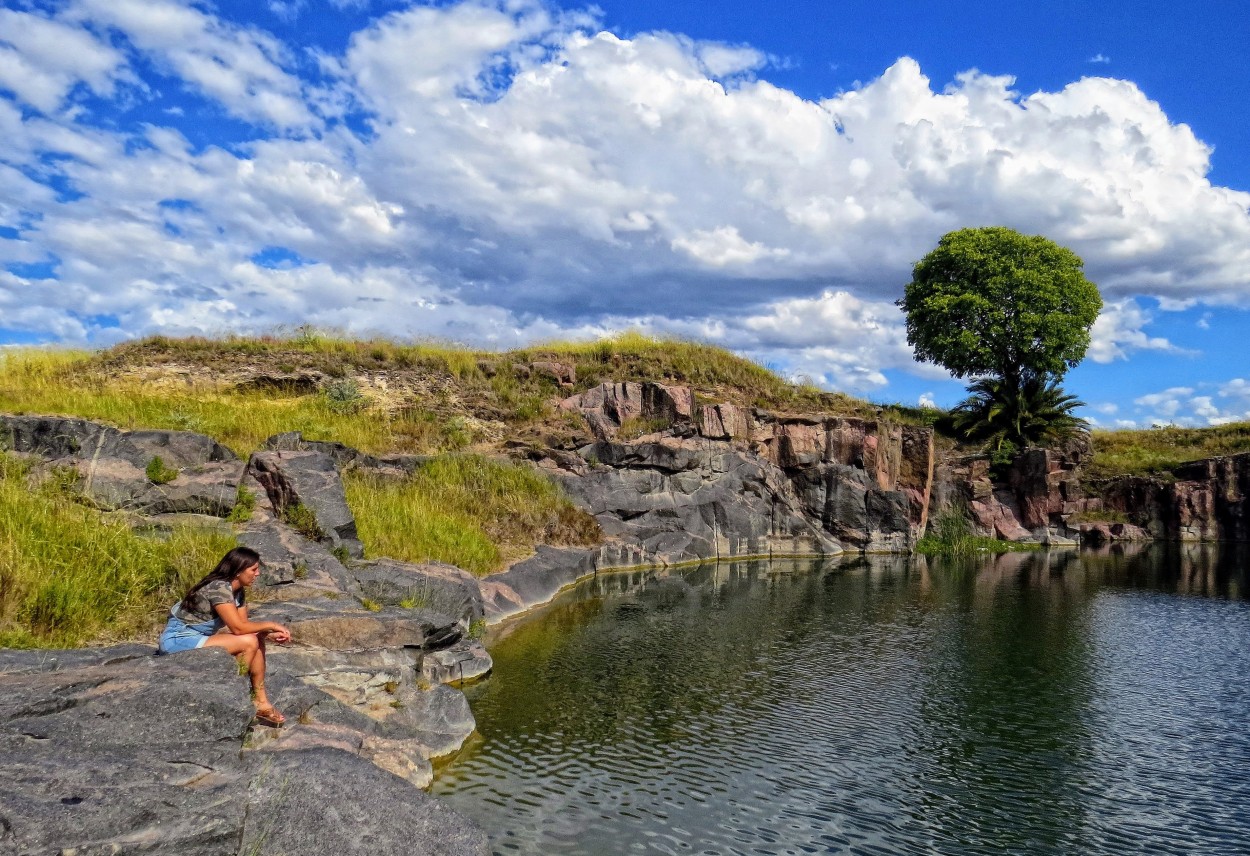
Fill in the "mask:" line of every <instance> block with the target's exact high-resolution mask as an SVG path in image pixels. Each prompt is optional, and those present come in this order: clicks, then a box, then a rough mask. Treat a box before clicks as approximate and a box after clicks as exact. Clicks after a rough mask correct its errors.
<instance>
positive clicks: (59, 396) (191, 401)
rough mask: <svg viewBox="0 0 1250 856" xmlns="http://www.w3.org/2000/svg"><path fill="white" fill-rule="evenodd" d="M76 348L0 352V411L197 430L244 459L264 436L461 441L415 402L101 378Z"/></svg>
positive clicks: (364, 444) (407, 446) (375, 443)
mask: <svg viewBox="0 0 1250 856" xmlns="http://www.w3.org/2000/svg"><path fill="white" fill-rule="evenodd" d="M96 359H97V357H96V356H95V355H92V354H90V353H86V352H82V351H56V350H43V349H23V350H14V351H10V352H7V353H4V354H3V355H2V356H0V412H4V413H38V414H48V415H63V416H76V417H80V418H83V419H91V420H95V421H99V422H104V423H107V424H110V425H114V426H117V427H119V428H123V429H126V430H131V429H134V428H166V429H173V430H178V431H196V432H199V433H201V434H207V435H209V436H211V437H214V438H215V439H217V440H218V441H219V442H221V443H222V444H223V445H225V446H228V447H229V448H231V449H232V450H233V451H234V452H235V453H236V454H239V455H241V456H246V455H247V454H248V453H250V452H252V451H254V450H255V449H257V448H259V447H260V446H261V444H262V443H263V442H264V441H265V439H266V438H268V437H270V436H272V435H274V434H278V433H281V432H284V431H302V432H303V434H304V437H305V438H306V439H309V440H337V441H339V442H342V443H347V444H348V445H349V446H355V447H356V448H358V449H363V450H365V451H370V452H392V451H401V452H426V453H428V452H437V451H443V450H447V449H453V448H458V447H459V446H461V445H463V443H464V442H465V440H464V438H463V437H462V436H461V435H460V434H457V433H455V432H450V431H448V430H447V426H446V425H445V424H444V422H443V420H441V419H440V417H438V416H437V415H436V414H434V413H431V412H429V411H426V410H424V409H422V408H421V407H419V406H414V407H407V408H403V409H401V410H398V411H395V412H377V411H373V410H368V409H361V410H345V409H343V408H341V407H339V406H337V404H336V402H335V401H334V400H333V399H332V398H330V397H328V396H326V395H314V394H306V395H283V394H280V393H275V392H272V391H240V390H237V389H235V388H233V387H229V386H217V385H214V384H211V383H203V382H201V383H196V384H191V385H187V386H185V387H184V388H178V389H171V388H162V389H154V388H153V387H152V386H151V385H150V384H148V383H144V382H141V381H137V380H127V379H125V378H108V377H105V376H104V375H103V373H101V372H100V371H99V370H98V368H97V366H95V365H94V362H95V360H96Z"/></svg>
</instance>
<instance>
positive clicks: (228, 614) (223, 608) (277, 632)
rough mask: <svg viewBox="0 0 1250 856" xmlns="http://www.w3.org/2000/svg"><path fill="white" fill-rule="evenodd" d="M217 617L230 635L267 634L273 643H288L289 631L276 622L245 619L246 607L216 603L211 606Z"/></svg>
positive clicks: (289, 638)
mask: <svg viewBox="0 0 1250 856" xmlns="http://www.w3.org/2000/svg"><path fill="white" fill-rule="evenodd" d="M213 609H214V611H216V613H217V615H218V617H220V618H221V620H222V621H224V622H225V623H226V627H228V628H229V629H230V632H231V633H234V634H235V635H237V636H241V635H243V634H244V633H267V634H269V636H270V638H272V639H273V641H275V642H289V641H290V640H291V631H290V630H289V629H287V628H286V627H285V626H283V625H281V624H279V623H278V622H276V621H252V620H251V619H249V618H248V617H247V607H246V606H244V607H242V608H240V607H237V606H235V605H234V604H233V603H218V604H215V605H214V606H213Z"/></svg>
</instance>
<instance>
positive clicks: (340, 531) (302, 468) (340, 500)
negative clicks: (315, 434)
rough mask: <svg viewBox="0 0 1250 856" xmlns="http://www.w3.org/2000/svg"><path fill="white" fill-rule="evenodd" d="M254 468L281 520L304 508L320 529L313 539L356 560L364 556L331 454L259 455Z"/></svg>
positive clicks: (288, 453)
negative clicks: (343, 551) (336, 548)
mask: <svg viewBox="0 0 1250 856" xmlns="http://www.w3.org/2000/svg"><path fill="white" fill-rule="evenodd" d="M250 469H251V474H252V475H253V476H254V477H255V479H256V480H257V481H258V482H259V483H260V484H261V486H262V487H263V488H264V489H265V493H266V494H267V495H268V497H269V502H270V504H271V505H272V506H273V508H274V511H275V512H276V513H277V514H278V516H279V517H285V518H291V517H293V516H295V515H296V514H297V513H299V512H298V510H300V509H303V514H307V515H311V520H312V521H313V522H314V525H315V528H316V530H317V531H316V532H315V533H313V532H310V533H309V534H310V535H311V536H312V537H314V538H317V539H320V540H322V541H324V542H326V543H327V544H329V545H330V546H331V547H340V546H341V547H344V548H345V549H346V550H347V552H348V554H349V555H351V556H354V557H356V558H360V557H361V556H363V555H364V546H363V545H362V544H361V543H360V538H359V536H358V534H357V532H356V518H355V517H353V516H352V511H351V509H350V508H349V507H348V506H347V495H346V494H345V493H344V491H343V483H342V481H341V480H340V479H339V472H338V468H337V467H336V466H335V463H334V458H332V457H331V456H330V455H329V454H327V453H325V452H281V451H275V452H257V453H256V454H254V455H253V456H252V460H251V462H250Z"/></svg>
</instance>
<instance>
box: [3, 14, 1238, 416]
mask: <svg viewBox="0 0 1250 856" xmlns="http://www.w3.org/2000/svg"><path fill="white" fill-rule="evenodd" d="M272 5H273V9H274V12H275V14H283V15H287V16H288V17H290V18H291V19H292V20H297V21H306V20H307V19H308V17H309V14H310V12H311V6H310V7H308V8H302V7H301V6H300V4H298V3H277V2H275V3H274V4H272ZM387 8H388V9H389V8H392V6H388V7H387ZM230 12H231V7H230V6H229V4H219V5H217V6H210V5H208V4H206V3H196V2H175V0H64V2H58V3H52V2H41V0H32V2H31V3H30V4H29V5H28V6H27V5H24V6H23V7H22V9H21V10H17V9H6V10H3V11H2V12H0V27H2V28H3V29H2V30H0V87H2V88H3V90H4V94H0V139H2V140H3V143H2V145H3V153H4V158H3V159H0V218H2V221H0V225H2V226H4V227H6V231H5V233H4V237H3V238H0V259H2V260H3V262H4V263H5V264H7V265H9V266H10V268H9V272H8V273H6V275H5V276H4V278H3V279H0V301H3V303H2V304H0V305H3V306H4V308H5V328H6V329H9V330H16V331H20V332H25V333H29V334H33V335H36V336H42V337H47V338H56V339H63V340H72V341H104V340H110V339H114V338H117V337H119V336H131V335H139V334H143V333H147V332H151V331H154V330H157V329H167V330H171V331H172V330H177V331H186V332H191V331H202V332H219V331H220V330H224V329H233V330H256V329H266V328H271V327H274V326H277V325H290V324H298V323H304V322H309V321H311V322H314V323H328V324H331V325H333V326H337V327H343V328H346V329H359V330H361V331H365V330H368V331H378V332H384V333H393V334H397V335H440V336H447V337H450V338H456V339H462V340H471V341H489V342H501V343H504V344H519V343H520V342H519V341H518V340H519V338H520V337H522V336H525V335H562V334H568V333H577V334H581V333H589V332H595V331H606V330H609V329H612V328H614V327H618V326H629V325H637V326H640V327H641V328H643V329H649V330H655V331H669V332H686V333H687V334H689V335H696V336H698V337H700V338H705V339H708V340H711V341H716V342H718V343H722V344H727V345H729V346H730V347H734V348H736V349H739V350H742V351H744V352H750V353H752V354H755V355H759V356H761V358H764V359H769V360H775V361H780V362H782V363H784V366H785V368H786V370H788V371H793V372H797V373H803V374H808V375H810V376H812V377H814V378H817V379H820V380H821V381H822V382H825V383H827V384H829V385H833V386H839V387H841V388H857V389H867V388H874V387H875V388H880V387H881V386H882V385H883V384H885V383H886V381H887V377H886V374H885V372H887V371H890V370H895V369H899V370H907V371H912V372H915V373H919V374H920V375H921V376H923V377H933V378H945V377H946V374H945V372H942V371H941V370H940V369H937V368H935V367H932V366H916V365H915V364H914V363H913V362H912V360H911V351H910V349H909V348H908V347H907V344H906V338H905V335H904V332H903V326H902V317H901V315H900V314H899V312H898V311H897V309H896V308H895V307H894V306H893V304H892V301H893V300H894V299H895V298H896V297H898V296H899V294H900V293H901V289H902V286H903V284H904V283H905V282H906V281H907V280H908V278H909V276H910V270H911V266H912V264H913V263H914V262H915V260H916V259H917V258H919V257H920V256H921V255H923V254H924V253H925V252H927V251H928V250H929V249H931V248H932V246H933V245H934V244H935V243H936V241H937V239H938V238H939V237H940V236H941V235H942V234H943V233H944V232H946V231H948V230H950V229H953V228H959V227H963V226H968V225H982V224H1003V225H1008V226H1012V227H1015V228H1018V229H1021V230H1023V231H1026V232H1029V233H1040V234H1046V235H1048V236H1049V237H1051V238H1054V239H1055V240H1058V241H1060V242H1061V243H1064V244H1066V245H1069V246H1071V247H1072V248H1073V249H1075V250H1076V251H1077V252H1078V253H1080V254H1081V255H1082V256H1083V257H1084V258H1085V260H1086V262H1087V272H1088V273H1089V275H1090V277H1091V278H1092V279H1093V280H1094V281H1096V282H1098V283H1099V284H1100V286H1101V287H1102V288H1103V290H1104V293H1105V294H1106V296H1107V298H1108V300H1107V308H1106V310H1105V311H1104V313H1103V315H1102V316H1101V317H1100V319H1099V321H1098V323H1097V325H1096V326H1095V328H1094V331H1093V339H1094V344H1093V347H1092V348H1091V351H1090V356H1091V358H1093V359H1094V360H1098V361H1109V360H1115V359H1121V358H1127V357H1131V355H1132V354H1133V353H1134V352H1135V351H1139V350H1143V349H1148V350H1161V351H1172V352H1176V349H1175V348H1174V347H1173V346H1172V345H1171V344H1170V343H1169V342H1168V341H1167V340H1166V339H1165V338H1163V337H1159V336H1154V335H1151V334H1149V333H1148V332H1147V329H1148V327H1149V324H1150V321H1151V318H1150V314H1149V313H1148V312H1147V311H1145V310H1144V309H1143V308H1142V304H1141V303H1140V302H1139V298H1140V297H1141V296H1150V297H1153V298H1154V299H1156V300H1159V301H1162V303H1161V305H1164V306H1173V305H1184V304H1192V303H1194V302H1203V301H1208V302H1209V301H1224V302H1228V303H1233V304H1241V305H1244V304H1247V303H1250V214H1248V213H1247V209H1248V208H1250V194H1247V193H1244V192H1240V191H1235V190H1231V189H1228V188H1223V187H1219V186H1217V185H1213V184H1212V183H1211V181H1210V180H1209V178H1208V172H1209V167H1210V164H1209V156H1210V149H1209V148H1208V146H1206V145H1205V144H1204V143H1203V142H1202V141H1200V140H1198V139H1197V138H1196V137H1195V136H1194V134H1193V132H1192V131H1191V130H1190V129H1189V128H1188V127H1187V126H1185V125H1183V124H1178V123H1176V122H1174V121H1173V120H1172V119H1171V118H1170V117H1168V116H1167V115H1166V114H1165V113H1164V112H1163V110H1162V109H1161V108H1160V106H1159V105H1158V104H1157V103H1155V102H1153V101H1151V100H1150V99H1149V98H1148V97H1147V96H1146V95H1145V94H1144V93H1143V92H1142V91H1141V90H1140V89H1139V88H1138V87H1137V86H1136V85H1134V84H1133V83H1132V82H1129V81H1122V80H1114V79H1109V78H1099V77H1089V78H1083V79H1081V80H1078V81H1076V82H1074V83H1071V84H1070V85H1068V86H1066V87H1064V88H1062V89H1060V90H1058V91H1053V92H1037V93H1032V94H1027V95H1025V94H1021V93H1019V92H1017V91H1015V89H1014V88H1013V87H1014V82H1013V80H1012V79H1011V78H1010V77H1007V76H992V75H985V74H981V73H979V72H977V71H975V70H973V71H968V72H966V73H963V74H961V75H959V76H958V77H957V78H956V79H955V80H954V81H951V82H949V83H945V82H938V83H937V84H936V85H935V83H934V82H933V81H931V80H930V79H929V78H928V77H926V75H925V74H924V72H923V70H922V69H921V67H920V65H919V64H918V63H917V62H916V61H914V60H912V59H908V58H902V59H900V60H898V61H897V62H896V63H894V64H893V65H891V66H890V67H888V68H885V69H882V71H881V74H880V76H879V77H877V78H876V79H873V80H869V81H868V82H867V83H865V84H863V85H862V86H858V87H856V88H855V89H853V90H851V91H847V92H842V93H840V94H838V95H836V96H834V97H831V98H827V99H823V100H818V101H816V100H809V99H805V98H802V97H800V96H799V95H797V94H796V93H794V92H792V91H789V90H787V89H785V88H783V87H780V86H778V85H775V84H773V83H771V82H769V81H768V80H767V79H766V77H767V74H768V70H769V68H770V63H773V62H774V61H773V60H771V59H769V58H768V57H766V56H764V55H763V54H762V53H761V52H759V51H758V50H756V49H755V48H753V47H751V46H750V45H726V44H723V43H718V42H701V41H698V40H696V39H692V38H689V37H687V36H684V35H680V34H672V33H662V32H658V33H640V34H637V35H633V36H630V37H628V38H627V37H624V36H622V35H619V34H616V33H612V32H608V31H605V30H603V29H602V27H601V26H600V24H599V22H598V19H597V17H596V13H594V12H592V11H573V12H568V11H562V10H558V9H556V8H554V7H551V6H548V5H545V4H543V3H540V2H537V1H536V0H497V2H496V0H461V2H450V3H442V4H437V5H433V4H431V5H405V4H400V5H398V6H397V7H394V11H388V12H386V13H385V14H382V13H379V14H378V15H376V16H375V17H373V18H372V19H371V20H370V23H369V24H368V25H367V26H365V27H364V28H363V29H361V30H360V31H359V32H356V33H352V34H345V38H344V43H345V44H346V47H345V48H344V49H343V50H342V52H341V53H339V54H337V55H329V54H324V53H323V54H318V55H317V56H315V57H312V56H310V54H309V53H308V52H307V51H305V50H304V49H303V48H302V47H301V46H300V45H297V44H289V43H285V42H283V41H282V40H281V39H279V38H278V37H277V36H276V35H274V34H273V33H270V32H267V31H265V30H263V29H261V28H259V27H257V26H256V25H254V24H244V23H239V22H237V21H234V20H231V18H230ZM62 37H64V41H63V43H64V44H71V45H74V46H75V50H74V51H72V52H58V51H52V50H50V49H48V48H47V45H49V44H52V40H53V39H54V38H55V39H61V38H62ZM69 53H72V54H73V55H72V56H70V55H69ZM6 63H7V65H6ZM153 69H155V71H152V70H153ZM5 75H8V76H7V77H6V76H5ZM5 81H8V82H5ZM171 89H176V90H177V95H178V97H173V96H171V95H169V94H168V93H169V91H170V90H171ZM81 92H90V93H91V94H92V95H93V96H95V97H96V100H97V101H99V100H101V99H102V100H103V102H104V103H103V104H102V105H101V104H93V105H92V110H91V111H88V110H86V109H75V108H74V104H75V97H76V94H77V93H81ZM188 93H189V95H188ZM136 100H137V101H143V100H151V101H153V102H155V106H156V107H157V108H159V109H155V110H152V111H148V112H147V113H146V114H145V116H146V124H138V123H136V122H134V121H130V120H128V119H126V117H125V115H124V113H125V111H124V110H123V107H125V106H126V105H127V104H130V103H132V102H133V101H136ZM109 104H112V105H113V106H114V107H115V108H116V115H111V114H108V112H107V108H108V105H109ZM206 105H207V106H206ZM27 108H33V109H27ZM222 112H224V113H225V114H226V115H228V116H229V117H231V118H232V120H233V121H234V122H235V123H236V126H237V127H236V138H235V139H232V140H231V141H229V142H225V141H223V142H222V143H221V144H220V145H212V144H211V143H204V142H203V141H202V140H197V141H196V142H192V140H191V138H193V137H195V134H196V132H197V131H199V130H200V129H201V123H202V121H203V120H204V119H205V118H206V115H207V117H208V118H214V117H216V116H218V115H219V114H220V113H222ZM154 116H160V117H162V118H161V119H160V121H154V120H153V119H152V117H154ZM239 129H242V130H239ZM272 259H280V260H281V263H280V264H275V263H273V262H272ZM32 266H33V267H32ZM1191 397H1192V393H1191ZM1208 397H1209V398H1211V402H1210V404H1211V406H1212V407H1215V408H1216V409H1217V410H1219V412H1220V414H1223V413H1225V412H1226V411H1228V408H1227V407H1224V406H1223V405H1222V402H1225V398H1221V395H1220V393H1219V392H1213V394H1212V395H1209V396H1208ZM1228 400H1230V401H1231V400H1232V399H1228ZM1140 406H1141V407H1153V406H1154V405H1153V404H1149V405H1148V404H1141V405H1140ZM1159 406H1161V407H1166V406H1168V405H1166V403H1165V402H1164V401H1163V400H1161V401H1160V402H1159ZM1183 406H1184V401H1183V400H1182V401H1181V403H1180V404H1178V405H1177V407H1176V409H1175V410H1174V411H1173V413H1176V414H1179V413H1182V412H1183ZM1197 406H1198V407H1201V406H1202V405H1201V404H1199V405H1197ZM1194 412H1195V413H1196V411H1194ZM1195 418H1198V417H1197V416H1195ZM1211 418H1222V417H1221V416H1219V415H1216V416H1213V417H1211Z"/></svg>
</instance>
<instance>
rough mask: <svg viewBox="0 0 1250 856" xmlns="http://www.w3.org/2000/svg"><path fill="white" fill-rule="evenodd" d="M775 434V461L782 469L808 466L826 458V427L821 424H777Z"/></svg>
mask: <svg viewBox="0 0 1250 856" xmlns="http://www.w3.org/2000/svg"><path fill="white" fill-rule="evenodd" d="M773 436H774V437H775V438H776V444H775V446H774V448H775V449H776V461H775V463H776V464H777V466H779V467H781V468H782V469H786V470H792V469H797V468H799V467H808V466H811V465H813V464H819V463H820V462H821V461H823V460H824V459H825V429H824V428H822V427H821V426H820V425H795V424H790V425H777V426H776V427H775V429H774V432H773Z"/></svg>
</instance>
